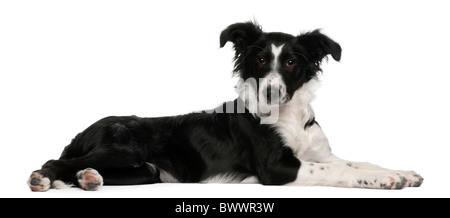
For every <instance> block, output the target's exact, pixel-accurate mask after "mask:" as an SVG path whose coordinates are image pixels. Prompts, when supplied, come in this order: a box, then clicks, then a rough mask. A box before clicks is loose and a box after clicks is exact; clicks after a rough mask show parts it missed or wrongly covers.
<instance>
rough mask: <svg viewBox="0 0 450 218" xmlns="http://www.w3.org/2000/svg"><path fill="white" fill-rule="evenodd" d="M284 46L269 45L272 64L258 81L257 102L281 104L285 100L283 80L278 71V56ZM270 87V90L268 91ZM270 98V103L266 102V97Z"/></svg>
mask: <svg viewBox="0 0 450 218" xmlns="http://www.w3.org/2000/svg"><path fill="white" fill-rule="evenodd" d="M283 46H284V44H282V45H280V46H276V45H274V44H272V45H271V50H272V55H273V59H272V63H271V65H270V67H271V70H270V72H269V74H267V75H266V76H265V77H264V78H262V79H260V84H259V85H260V89H259V92H258V95H259V100H260V101H263V103H265V104H268V105H269V104H277V105H278V104H281V103H284V102H286V100H287V92H286V85H285V84H284V82H283V78H282V76H281V74H280V73H279V71H278V67H279V62H280V61H279V56H280V54H281V51H282V49H283ZM269 87H270V89H268V88H269ZM269 95H270V96H271V99H272V101H271V102H269V101H267V100H268V99H267V98H268V97H267V96H269Z"/></svg>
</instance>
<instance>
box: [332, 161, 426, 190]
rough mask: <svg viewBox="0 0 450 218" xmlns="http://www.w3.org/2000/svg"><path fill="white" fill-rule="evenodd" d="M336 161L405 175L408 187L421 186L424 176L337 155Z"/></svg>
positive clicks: (366, 169)
mask: <svg viewBox="0 0 450 218" xmlns="http://www.w3.org/2000/svg"><path fill="white" fill-rule="evenodd" d="M332 159H333V161H334V162H338V163H340V164H345V165H346V166H348V167H351V168H354V169H358V170H365V171H384V172H394V173H397V174H400V175H402V176H404V177H405V178H406V180H407V184H406V186H407V187H419V186H420V185H421V184H422V182H423V178H422V177H421V176H420V175H419V174H418V173H416V172H414V171H405V170H391V169H387V168H383V167H380V166H378V165H376V164H372V163H368V162H354V161H346V160H342V159H340V158H337V157H332Z"/></svg>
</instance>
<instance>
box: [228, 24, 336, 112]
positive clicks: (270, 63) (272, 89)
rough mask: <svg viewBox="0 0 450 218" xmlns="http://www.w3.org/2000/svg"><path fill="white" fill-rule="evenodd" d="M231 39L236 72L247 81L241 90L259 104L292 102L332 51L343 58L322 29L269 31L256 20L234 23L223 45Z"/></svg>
mask: <svg viewBox="0 0 450 218" xmlns="http://www.w3.org/2000/svg"><path fill="white" fill-rule="evenodd" d="M227 42H232V43H234V49H235V51H236V54H235V69H234V72H235V74H236V75H237V76H239V77H240V78H241V79H242V81H243V82H241V83H240V84H238V87H237V89H238V92H244V91H245V93H246V94H244V95H246V97H245V98H246V99H248V98H252V96H253V98H255V99H257V101H258V104H261V103H262V104H269V105H283V104H286V103H288V102H289V101H290V99H291V97H292V96H293V94H294V92H295V91H296V90H299V89H300V88H301V87H302V86H303V84H305V83H307V82H308V81H310V80H311V79H312V78H314V77H315V76H316V75H317V73H318V72H319V71H321V69H320V63H321V61H322V59H324V58H325V57H326V56H327V55H329V54H331V57H333V59H334V60H336V61H339V60H340V58H341V51H342V50H341V47H340V46H339V44H338V43H336V42H334V41H333V40H331V39H330V38H328V37H327V36H326V35H324V34H322V33H320V31H319V30H314V31H312V32H308V33H304V34H300V35H298V36H293V35H289V34H285V33H279V32H268V33H266V32H263V31H262V30H261V27H260V26H259V25H257V24H255V23H253V22H247V23H236V24H232V25H230V26H229V27H228V28H226V29H225V30H223V32H222V34H221V35H220V47H223V46H225V44H226V43H227ZM249 81H250V82H249ZM251 81H253V82H251ZM240 94H241V93H240ZM241 97H242V95H241Z"/></svg>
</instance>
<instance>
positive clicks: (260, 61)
mask: <svg viewBox="0 0 450 218" xmlns="http://www.w3.org/2000/svg"><path fill="white" fill-rule="evenodd" d="M256 62H258V64H261V65H264V64H266V59H264V58H263V57H258V58H257V59H256Z"/></svg>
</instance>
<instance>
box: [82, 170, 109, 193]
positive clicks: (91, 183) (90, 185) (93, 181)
mask: <svg viewBox="0 0 450 218" xmlns="http://www.w3.org/2000/svg"><path fill="white" fill-rule="evenodd" d="M77 178H78V184H79V185H80V187H81V188H82V189H84V190H86V191H95V190H97V189H99V188H100V187H102V186H103V177H102V176H101V175H100V174H99V173H98V171H97V170H94V169H92V168H86V169H84V170H80V171H78V173H77Z"/></svg>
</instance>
